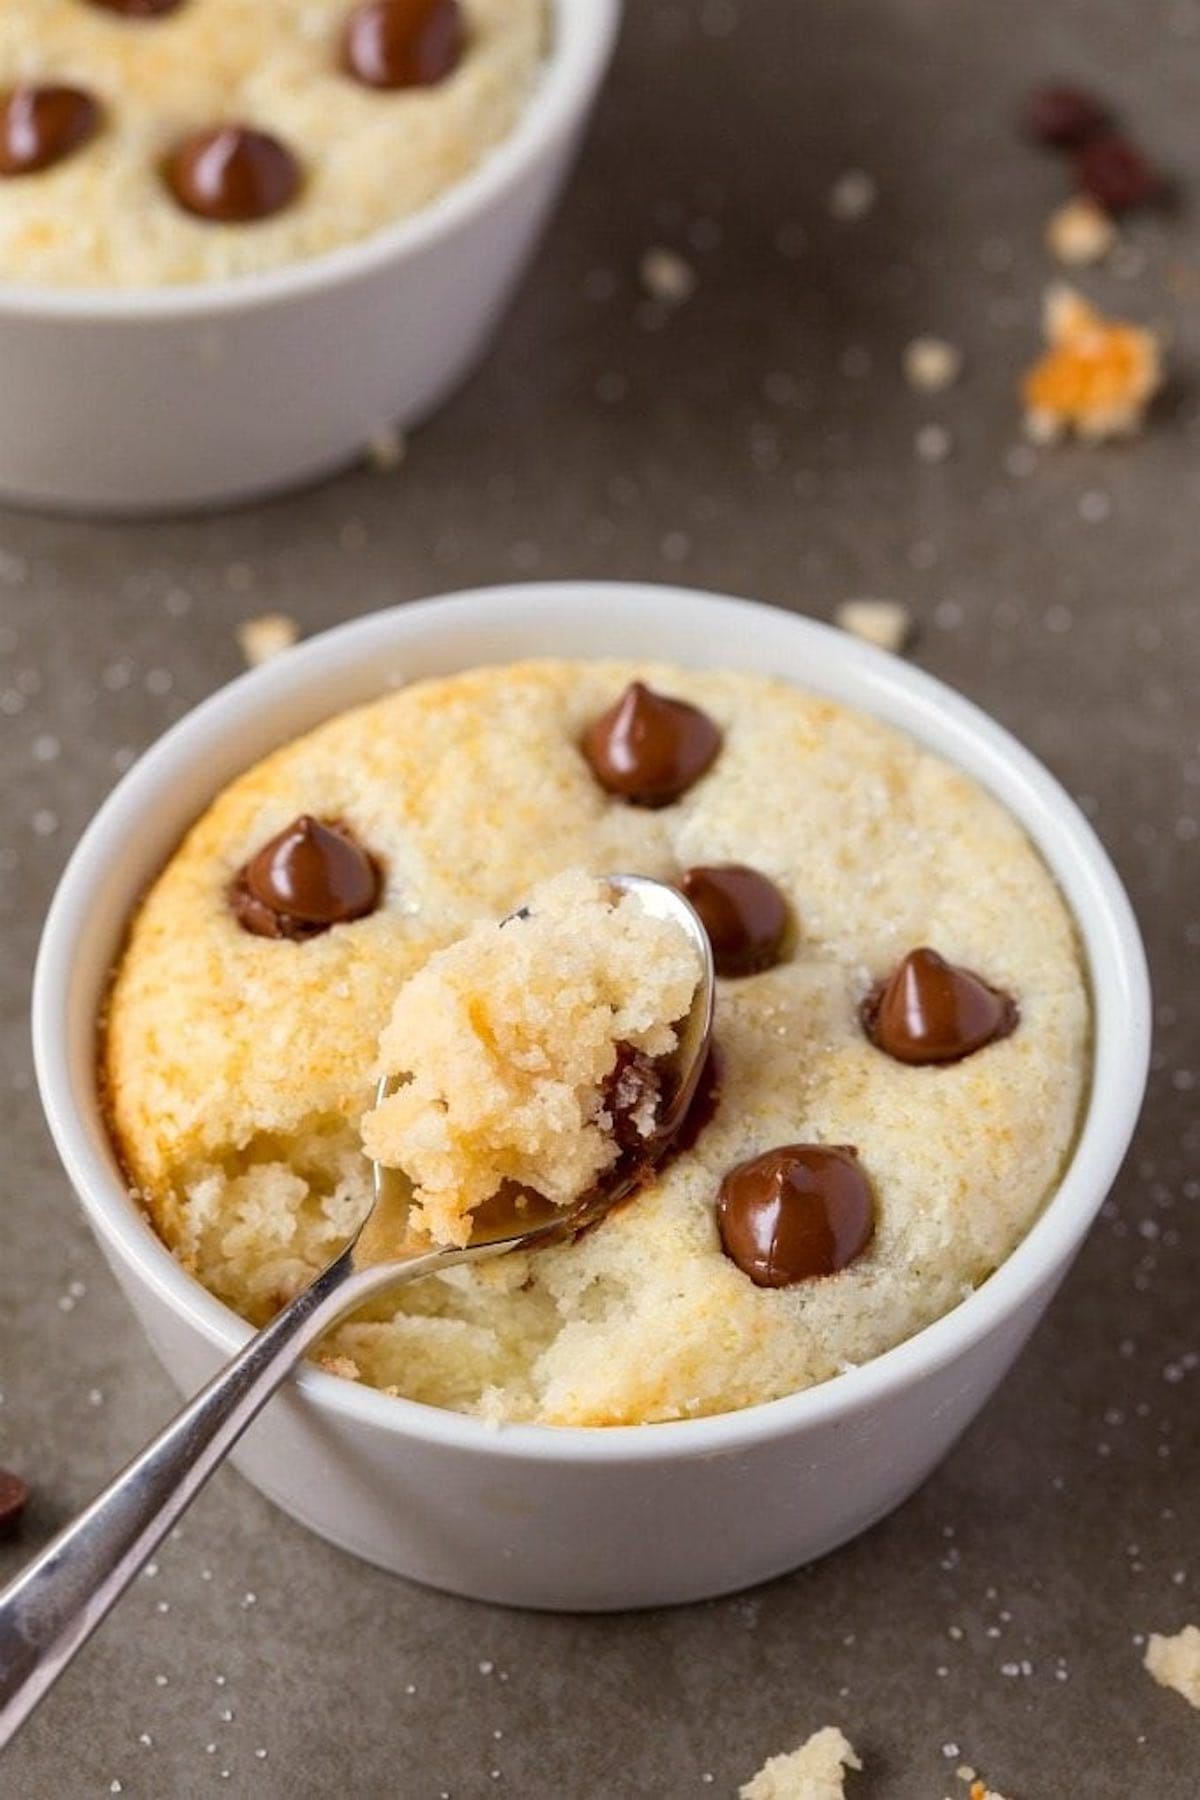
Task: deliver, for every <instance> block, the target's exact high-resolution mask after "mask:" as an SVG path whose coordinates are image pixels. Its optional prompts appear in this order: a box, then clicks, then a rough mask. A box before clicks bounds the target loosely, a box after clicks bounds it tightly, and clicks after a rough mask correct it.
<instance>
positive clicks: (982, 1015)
mask: <svg viewBox="0 0 1200 1800" xmlns="http://www.w3.org/2000/svg"><path fill="white" fill-rule="evenodd" d="M1019 1017H1020V1014H1019V1012H1018V1010H1017V1004H1016V1001H1015V1000H1013V999H1011V998H1010V996H1009V995H1008V994H1004V993H1001V992H1000V991H999V990H998V989H997V988H993V987H989V986H988V984H987V982H986V981H984V980H983V979H982V977H981V976H979V975H974V974H972V972H971V970H970V969H962V968H959V967H957V966H956V965H955V964H954V963H948V962H947V961H946V960H945V958H944V957H941V956H939V955H938V953H937V951H936V950H929V949H920V950H910V951H909V953H908V955H907V956H906V957H905V958H904V960H903V962H902V963H900V964H899V966H898V967H897V968H896V969H895V970H893V972H892V974H891V975H890V976H889V977H888V979H887V980H886V981H884V982H882V983H881V984H880V985H879V986H878V987H877V988H876V989H875V990H874V992H873V993H871V994H869V995H868V996H867V999H866V1000H865V1001H864V1002H863V1007H862V1021H863V1026H864V1028H865V1030H866V1033H867V1036H868V1037H869V1038H870V1040H871V1042H872V1043H873V1044H874V1045H875V1047H876V1048H877V1049H879V1050H883V1051H885V1052H886V1054H887V1055H888V1056H894V1057H895V1058H896V1061H897V1062H903V1063H949V1062H959V1061H961V1059H962V1058H963V1057H964V1056H970V1055H971V1054H972V1052H973V1051H975V1050H982V1049H983V1047H984V1045H985V1044H992V1043H995V1042H996V1040H997V1039H998V1038H1004V1037H1007V1036H1008V1035H1009V1033H1010V1032H1012V1031H1015V1030H1016V1027H1017V1022H1018V1020H1019Z"/></svg>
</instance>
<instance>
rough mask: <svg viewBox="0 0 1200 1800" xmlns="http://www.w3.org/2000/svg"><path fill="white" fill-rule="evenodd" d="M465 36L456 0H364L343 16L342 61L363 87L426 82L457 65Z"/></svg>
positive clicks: (441, 77) (443, 76)
mask: <svg viewBox="0 0 1200 1800" xmlns="http://www.w3.org/2000/svg"><path fill="white" fill-rule="evenodd" d="M465 42H466V30H465V27H464V24H463V15H462V7H461V6H460V5H459V4H458V0H367V4H366V5H365V6H359V7H356V8H355V10H354V11H353V12H352V13H351V15H350V18H349V20H348V22H347V25H346V31H345V36H344V37H343V39H342V64H343V67H344V68H345V69H346V71H347V73H348V74H350V75H353V76H354V79H355V80H356V81H361V82H363V83H365V85H366V86H367V87H373V88H407V87H432V86H433V85H434V84H435V83H436V82H439V81H444V80H445V79H446V76H447V75H449V74H451V73H452V72H453V71H454V70H455V69H456V68H457V67H458V64H459V61H460V59H461V57H462V53H463V47H464V45H465Z"/></svg>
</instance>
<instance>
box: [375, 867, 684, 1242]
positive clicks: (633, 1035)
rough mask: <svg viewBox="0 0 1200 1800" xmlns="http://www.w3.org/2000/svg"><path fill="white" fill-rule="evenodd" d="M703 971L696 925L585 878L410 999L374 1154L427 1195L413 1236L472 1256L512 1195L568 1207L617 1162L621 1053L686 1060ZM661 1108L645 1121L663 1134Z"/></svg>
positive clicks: (526, 910)
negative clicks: (488, 1211) (478, 1229)
mask: <svg viewBox="0 0 1200 1800" xmlns="http://www.w3.org/2000/svg"><path fill="white" fill-rule="evenodd" d="M699 974H700V968H699V959H698V957H697V955H696V953H695V951H694V949H693V948H692V945H691V943H690V942H689V940H688V937H687V934H686V933H685V932H684V930H683V929H682V927H681V926H679V925H676V924H674V923H673V922H672V921H670V920H667V919H659V918H654V917H652V916H651V915H650V914H649V913H648V912H646V911H645V910H644V908H643V906H642V903H641V901H640V899H638V897H637V896H636V895H635V894H620V893H617V892H616V891H615V890H614V889H612V888H610V887H608V886H607V884H606V883H604V882H602V881H598V880H596V878H595V877H594V876H589V875H584V874H581V873H579V872H572V873H567V874H564V875H559V876H556V877H555V878H554V879H553V880H552V881H548V882H544V883H543V884H542V885H541V886H540V887H538V888H537V889H535V890H534V892H533V893H531V894H530V895H529V897H528V899H527V900H526V902H525V904H524V906H523V907H522V908H521V909H520V911H519V912H517V913H515V914H513V915H512V917H510V918H509V919H506V920H500V921H492V920H485V921H481V922H480V923H479V924H478V925H474V926H473V927H472V928H471V930H470V931H469V932H468V933H467V935H466V937H464V938H462V939H460V940H459V942H458V943H457V944H452V945H450V946H448V947H447V948H446V949H445V950H439V951H436V952H435V953H434V955H433V956H431V957H430V959H429V961H428V962H427V963H426V964H425V966H424V968H423V969H418V970H417V972H416V974H415V975H413V976H411V977H410V979H409V980H408V981H407V982H406V983H405V984H404V986H403V987H402V988H401V990H400V993H399V995H398V996H397V998H396V1004H395V1008H394V1010H393V1012H392V1016H391V1019H390V1020H389V1021H388V1024H387V1026H386V1028H385V1030H384V1033H383V1039H382V1042H381V1045H380V1059H379V1063H378V1065H377V1067H376V1074H377V1075H378V1076H387V1077H388V1079H389V1082H395V1083H397V1086H396V1091H395V1092H394V1093H392V1094H390V1095H389V1096H388V1097H387V1098H386V1099H384V1100H382V1101H381V1102H380V1103H379V1104H378V1105H377V1106H375V1108H374V1109H373V1110H372V1111H371V1112H369V1113H368V1114H367V1116H366V1118H365V1119H364V1120H363V1144H364V1146H365V1148H366V1151H367V1154H368V1155H369V1156H371V1157H372V1158H373V1159H374V1160H375V1161H377V1162H380V1163H383V1164H385V1165H386V1166H387V1167H389V1168H394V1169H400V1170H402V1171H403V1172H404V1174H405V1175H406V1176H407V1177H408V1178H409V1180H410V1181H411V1183H412V1186H413V1220H412V1222H413V1224H414V1226H415V1227H416V1228H417V1229H418V1230H420V1231H424V1232H426V1233H428V1235H429V1236H430V1237H432V1238H433V1240H434V1241H435V1242H436V1243H439V1244H465V1243H466V1242H467V1240H468V1238H469V1237H470V1235H471V1215H472V1213H473V1212H474V1211H475V1210H476V1209H477V1208H478V1207H479V1206H481V1205H482V1204H483V1202H484V1201H486V1200H490V1199H492V1198H493V1197H494V1196H496V1195H499V1194H500V1193H501V1192H502V1190H503V1189H504V1188H505V1187H506V1185H507V1184H513V1185H515V1186H516V1187H518V1188H523V1189H532V1190H534V1191H535V1192H536V1193H537V1194H538V1195H540V1196H541V1197H542V1198H543V1199H546V1200H549V1201H551V1202H553V1204H554V1205H555V1206H557V1207H568V1206H570V1205H571V1203H572V1202H573V1201H575V1200H577V1199H579V1198H580V1197H581V1196H582V1195H583V1194H585V1193H586V1192H587V1191H588V1190H589V1189H591V1188H592V1187H593V1186H594V1185H595V1184H596V1182H598V1181H599V1179H600V1178H601V1176H602V1175H603V1174H604V1172H605V1171H606V1170H608V1169H609V1168H611V1166H612V1165H613V1164H614V1163H615V1162H616V1161H617V1160H618V1158H619V1156H620V1153H621V1144H620V1142H619V1138H618V1136H616V1135H614V1126H615V1123H616V1122H615V1121H614V1118H613V1115H612V1111H611V1107H610V1104H609V1101H610V1098H611V1096H610V1095H609V1092H608V1084H610V1083H611V1081H612V1078H613V1077H614V1075H615V1074H616V1071H617V1064H618V1057H619V1054H620V1053H621V1051H622V1047H627V1048H628V1049H629V1050H633V1051H638V1052H640V1053H641V1054H642V1055H643V1056H644V1057H646V1058H648V1059H650V1060H651V1061H652V1062H653V1061H656V1060H657V1059H660V1058H666V1057H667V1056H669V1055H670V1053H671V1051H672V1050H673V1049H674V1048H675V1045H676V1042H677V1034H676V1032H675V1030H674V1029H673V1026H674V1024H675V1023H676V1021H678V1020H679V1019H680V1018H682V1017H683V1015H684V1013H685V1012H686V1011H687V1009H688V1007H689V1005H690V1004H691V1000H692V996H693V994H694V993H695V990H696V984H697V981H698V979H699ZM655 1110H656V1109H655V1108H654V1107H653V1106H652V1105H651V1106H650V1107H649V1108H648V1110H647V1111H646V1113H645V1116H643V1117H640V1118H635V1119H634V1120H633V1121H632V1126H633V1129H634V1130H635V1131H636V1132H637V1133H639V1134H640V1136H641V1137H642V1138H643V1139H648V1138H650V1137H652V1136H653V1133H654V1128H655V1124H656V1117H655Z"/></svg>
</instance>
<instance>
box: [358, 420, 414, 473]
mask: <svg viewBox="0 0 1200 1800" xmlns="http://www.w3.org/2000/svg"><path fill="white" fill-rule="evenodd" d="M407 451H408V443H407V440H406V439H405V436H404V433H403V432H402V431H401V430H400V428H399V426H396V425H383V426H381V427H380V428H379V430H378V431H373V432H372V433H371V435H370V437H369V438H368V439H367V442H366V447H365V451H364V455H365V457H366V461H367V466H368V468H371V469H374V471H375V473H376V474H377V475H389V474H390V473H391V471H392V470H393V469H398V468H399V467H400V464H401V463H402V462H403V461H404V458H405V455H406V454H407Z"/></svg>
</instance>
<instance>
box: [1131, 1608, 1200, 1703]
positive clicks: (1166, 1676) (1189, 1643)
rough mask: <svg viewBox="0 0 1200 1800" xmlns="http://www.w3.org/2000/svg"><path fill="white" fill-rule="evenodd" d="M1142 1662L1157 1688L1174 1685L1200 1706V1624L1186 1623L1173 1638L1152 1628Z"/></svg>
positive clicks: (1185, 1696) (1187, 1699)
mask: <svg viewBox="0 0 1200 1800" xmlns="http://www.w3.org/2000/svg"><path fill="white" fill-rule="evenodd" d="M1142 1663H1143V1666H1144V1667H1145V1669H1146V1670H1147V1671H1148V1673H1149V1674H1151V1675H1153V1677H1154V1679H1155V1681H1157V1683H1158V1685H1159V1686H1160V1687H1165V1688H1173V1689H1174V1690H1175V1692H1176V1693H1177V1694H1182V1695H1183V1698H1184V1699H1185V1700H1186V1701H1187V1703H1188V1705H1189V1706H1195V1707H1197V1708H1200V1626H1196V1625H1185V1626H1184V1628H1183V1630H1182V1631H1177V1632H1176V1633H1175V1636H1174V1637H1163V1636H1162V1635H1161V1634H1160V1633H1159V1632H1157V1631H1152V1632H1151V1634H1150V1638H1149V1641H1148V1643H1147V1645H1146V1654H1145V1656H1144V1657H1143V1658H1142Z"/></svg>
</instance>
